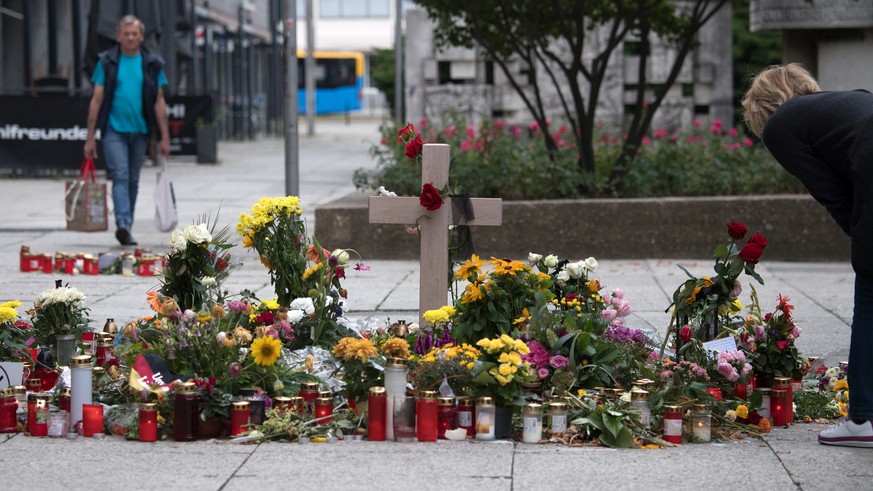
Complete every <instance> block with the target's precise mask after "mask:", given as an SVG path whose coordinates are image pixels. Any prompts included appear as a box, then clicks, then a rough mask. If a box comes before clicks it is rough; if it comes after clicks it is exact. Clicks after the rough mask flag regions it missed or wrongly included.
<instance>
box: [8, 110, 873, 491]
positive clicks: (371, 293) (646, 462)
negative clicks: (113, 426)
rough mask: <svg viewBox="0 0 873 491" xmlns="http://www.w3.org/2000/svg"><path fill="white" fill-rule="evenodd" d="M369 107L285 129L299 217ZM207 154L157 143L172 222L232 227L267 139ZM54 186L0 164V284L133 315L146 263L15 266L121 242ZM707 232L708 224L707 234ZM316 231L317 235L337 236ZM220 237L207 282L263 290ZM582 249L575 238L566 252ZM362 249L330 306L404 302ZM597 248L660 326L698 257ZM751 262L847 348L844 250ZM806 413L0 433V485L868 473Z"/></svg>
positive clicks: (260, 278)
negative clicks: (499, 431) (68, 272)
mask: <svg viewBox="0 0 873 491" xmlns="http://www.w3.org/2000/svg"><path fill="white" fill-rule="evenodd" d="M378 124H379V122H378V121H375V120H364V119H361V120H356V119H353V120H352V121H351V122H350V123H346V122H344V121H342V120H330V119H324V120H319V122H318V125H317V135H316V136H312V137H307V136H305V135H301V136H300V198H301V203H302V205H303V208H304V217H305V218H306V220H307V223H308V226H309V227H310V229H312V228H314V223H313V221H314V218H313V217H314V209H315V207H317V206H319V205H321V204H324V203H327V202H330V201H332V200H335V199H337V198H339V197H342V196H345V195H346V194H348V193H352V192H355V189H354V186H353V185H352V174H353V172H354V170H355V169H357V168H359V167H368V168H372V167H373V166H374V165H375V164H374V163H373V162H372V161H371V160H370V158H369V156H368V149H369V147H370V146H371V145H372V144H373V143H376V142H378V140H379V134H378ZM219 157H220V160H221V161H220V162H219V163H218V164H215V165H198V164H195V163H194V162H193V159H182V158H179V159H173V160H171V161H170V170H171V173H172V178H173V182H174V186H175V192H176V198H177V202H178V208H179V214H180V225H182V226H184V225H186V224H189V223H192V222H193V221H194V220H195V219H196V218H197V217H198V216H202V215H205V214H211V215H212V216H216V214H218V221H219V223H220V224H227V225H228V226H229V227H230V228H231V229H233V228H234V227H235V225H236V220H237V217H238V216H239V214H240V213H242V212H248V211H249V209H250V208H251V206H252V205H253V204H254V203H255V202H257V200H258V199H259V198H261V197H264V196H281V195H284V194H285V193H284V189H285V186H284V143H283V141H282V140H279V139H264V140H259V141H254V142H221V143H220V144H219ZM156 173H157V169H156V168H155V167H146V168H145V169H144V170H143V173H142V177H141V185H140V198H139V201H138V203H137V214H136V223H135V224H134V226H133V229H132V232H133V235H134V236H135V237H136V238H137V240H138V241H139V247H144V248H150V249H152V250H153V251H154V252H163V251H165V250H166V249H167V243H168V241H169V234H168V233H161V232H158V231H157V230H156V228H155V227H154V225H153V218H152V217H153V214H154V200H153V197H152V192H153V188H154V183H155V179H156ZM63 193H64V183H63V180H61V179H57V180H55V179H17V178H16V179H0V209H2V210H3V211H4V213H3V219H2V220H0V302H2V301H6V300H21V301H22V303H24V304H25V305H30V303H32V301H33V299H34V298H35V297H36V295H37V294H38V293H40V292H41V291H43V290H45V289H46V288H49V287H51V286H53V285H54V280H55V279H56V278H61V279H63V280H64V281H65V282H69V284H70V286H74V287H76V288H78V289H79V290H81V291H82V292H83V293H85V295H86V296H87V297H88V298H87V301H86V303H87V305H88V307H89V308H90V309H91V317H92V319H94V321H95V327H99V326H102V324H103V322H104V321H105V320H106V319H107V318H114V319H115V320H116V322H118V323H119V324H120V325H121V324H122V323H125V322H128V321H131V320H134V319H136V318H137V317H140V316H143V315H148V314H149V313H150V310H149V308H148V306H147V304H146V296H145V293H146V291H148V290H149V289H152V288H154V287H156V286H157V285H158V280H157V278H155V277H138V276H133V277H124V276H105V275H101V276H57V277H56V276H54V275H48V274H42V273H21V272H19V270H18V253H19V248H20V247H21V245H23V244H26V245H28V246H30V248H31V250H32V251H38V252H46V253H49V254H54V253H55V251H65V252H86V253H91V254H95V255H96V254H97V253H99V252H103V251H110V252H116V253H117V252H121V251H122V250H124V249H123V248H122V247H120V246H119V245H118V243H117V242H116V241H115V238H114V235H113V232H114V227H112V226H111V227H110V230H109V231H107V232H100V233H80V232H68V231H66V230H65V221H64V214H63V211H62V210H63ZM798 218H799V217H798ZM727 219H729V217H726V220H727ZM400 226H401V225H398V227H400ZM315 233H316V234H317V230H316V231H315ZM232 237H236V235H235V233H234V234H233V235H232ZM719 239H720V237H714V238H713V241H714V243H715V242H716V241H718V240H719ZM235 242H238V240H235ZM324 246H325V247H327V248H329V249H334V248H341V247H344V244H324ZM128 250H132V249H130V248H128ZM528 252H530V251H517V258H518V259H523V258H525V257H526V256H527V253H528ZM533 252H538V253H541V254H549V253H550V251H533ZM232 253H233V255H234V257H235V258H237V259H239V260H240V261H241V262H242V266H241V267H240V268H239V269H238V270H237V271H235V272H234V273H233V274H232V275H231V277H230V279H229V281H228V282H227V283H226V284H225V286H226V287H227V288H228V289H229V290H230V291H231V292H235V291H240V290H242V289H246V288H247V289H250V290H252V291H254V292H256V293H257V294H259V296H260V297H261V298H272V297H274V296H275V295H274V294H273V293H272V287H271V286H270V283H269V277H268V275H267V272H266V270H265V269H264V268H263V267H262V266H261V264H260V263H259V261H258V260H257V257H256V256H255V255H253V254H250V253H247V252H246V251H244V250H242V249H241V248H239V247H236V248H234V249H233V250H232ZM588 255H590V254H586V252H585V251H584V250H580V251H579V257H578V258H585V257H587V256H588ZM363 259H364V261H365V262H366V263H367V264H368V265H370V266H371V269H370V270H369V271H349V272H348V278H347V279H346V280H345V282H344V287H345V288H346V289H347V290H348V292H349V298H348V303H347V307H348V313H347V316H348V317H349V318H350V319H352V320H354V321H356V322H359V323H363V322H379V323H383V322H387V321H388V320H389V319H391V320H392V321H393V320H399V319H407V320H414V319H415V318H416V317H417V309H418V284H419V275H418V264H417V262H414V261H391V260H367V258H363ZM571 259H577V258H571ZM598 259H599V260H600V266H599V268H598V270H597V271H596V273H595V276H596V277H597V278H598V279H600V281H601V283H602V284H603V285H605V286H606V287H607V288H609V289H612V288H617V287H620V288H622V289H623V290H624V291H625V298H626V299H628V300H629V301H630V302H631V305H632V307H633V309H634V314H633V315H632V317H631V318H630V319H631V320H630V321H628V323H627V324H628V326H629V327H636V328H643V329H647V330H649V331H650V332H653V333H654V334H655V335H660V336H663V333H664V330H665V328H666V326H667V323H668V320H669V316H668V314H667V313H665V309H666V308H667V307H668V306H669V303H670V300H669V298H670V294H671V293H672V291H673V290H674V289H675V288H676V287H677V286H678V285H679V283H681V282H682V281H683V280H684V278H685V275H684V273H683V272H682V271H681V270H680V269H679V268H678V267H677V264H682V265H683V266H685V267H686V268H688V269H689V271H691V272H692V273H695V274H701V275H702V274H706V273H707V272H709V271H711V269H712V262H711V260H710V259H708V258H685V259H681V258H680V259H649V260H621V259H617V258H609V259H606V258H598ZM757 271H758V272H759V273H760V274H761V276H762V277H763V278H764V280H765V282H766V284H765V285H764V286H759V287H757V290H758V294H759V297H760V299H761V303H762V305H763V306H764V307H765V308H772V307H774V306H775V299H776V295H777V293H782V294H784V295H788V296H789V297H791V299H792V300H793V303H794V304H795V306H796V310H795V318H796V321H797V323H798V324H799V325H800V327H801V328H802V329H803V333H802V335H801V337H800V338H799V339H798V340H797V345H798V347H799V349H800V350H801V352H802V353H803V354H804V355H805V356H811V355H816V356H822V355H825V356H827V359H828V360H829V361H831V362H833V363H835V362H836V361H838V360H844V359H846V358H847V353H848V341H849V323H850V320H851V315H852V285H853V274H852V270H851V267H850V265H849V264H848V263H798V262H768V261H767V260H766V253H765V254H764V257H763V259H762V262H761V264H760V265H759V267H758V269H757ZM746 284H747V283H746ZM744 288H745V290H746V291H745V292H744V294H743V296H742V297H741V298H747V293H748V287H747V286H744ZM19 311H23V308H21V309H19ZM822 428H823V426H822V425H816V424H802V423H801V424H795V425H793V426H791V427H790V428H776V429H774V430H773V432H772V433H770V434H769V435H767V436H766V437H765V438H764V439H763V440H759V439H751V438H750V439H747V440H745V441H743V442H740V443H715V444H685V445H681V446H679V447H676V448H665V449H660V450H612V449H607V448H601V447H584V448H567V447H561V446H557V445H525V444H520V443H518V444H513V443H511V442H494V443H469V442H467V443H454V442H447V441H440V442H437V443H435V444H427V443H421V444H403V443H369V442H349V443H332V444H316V443H310V444H283V443H265V444H260V445H237V444H231V443H228V442H224V441H203V442H195V443H176V442H172V441H169V442H159V443H153V444H143V443H138V442H128V441H124V440H122V439H120V438H117V437H107V438H105V439H102V440H96V439H79V440H77V441H66V440H53V439H46V438H30V437H26V436H23V435H15V436H12V437H9V436H7V435H2V436H0V461H2V462H3V463H4V468H5V469H6V474H5V475H4V476H3V477H0V489H6V490H12V489H28V490H33V489H60V488H67V489H176V488H186V489H190V490H200V489H204V490H205V489H227V490H233V489H259V490H261V489H319V490H324V489H380V490H391V489H413V488H414V489H446V488H447V487H457V488H459V489H475V490H477V491H484V490H490V489H538V490H539V489H598V488H610V489H649V490H654V489H671V490H675V489H737V488H743V489H768V490H770V489H778V490H782V489H786V490H787V489H803V490H817V489H821V490H831V489H840V488H847V489H871V488H873V470H871V469H873V466H871V463H873V451H870V450H864V449H850V448H840V447H825V446H822V445H819V444H818V443H817V442H816V440H815V436H816V434H817V432H818V431H820V430H821V429H822Z"/></svg>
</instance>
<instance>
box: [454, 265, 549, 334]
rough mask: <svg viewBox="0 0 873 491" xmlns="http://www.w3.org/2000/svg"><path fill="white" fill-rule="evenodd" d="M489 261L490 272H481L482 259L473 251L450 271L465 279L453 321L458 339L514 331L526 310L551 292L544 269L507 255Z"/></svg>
mask: <svg viewBox="0 0 873 491" xmlns="http://www.w3.org/2000/svg"><path fill="white" fill-rule="evenodd" d="M491 265H492V266H493V269H492V270H491V271H490V272H483V271H482V269H481V268H482V267H483V266H485V261H482V260H480V259H479V257H478V256H476V255H475V254H473V255H472V257H471V258H470V259H469V260H467V261H466V262H465V263H464V264H463V265H462V266H461V267H460V268H458V270H457V271H455V273H454V277H455V279H457V280H461V281H466V282H468V284H467V285H466V286H465V289H464V293H463V294H462V295H461V297H460V305H457V315H456V316H455V317H454V321H453V322H454V325H453V334H454V336H455V338H456V339H457V340H458V341H459V342H468V343H472V342H476V341H477V340H479V339H483V338H493V337H498V336H500V335H501V334H512V335H517V334H518V332H519V328H520V326H521V327H523V325H524V324H525V323H526V322H527V320H528V319H529V317H530V314H529V313H528V312H529V311H530V310H533V309H534V308H536V307H539V306H543V305H545V304H546V302H548V301H549V300H551V299H552V298H554V296H555V294H554V293H553V292H552V291H551V288H552V277H551V276H550V275H548V274H546V273H543V272H534V271H532V270H531V268H530V267H529V266H528V265H526V264H524V263H523V262H520V261H513V260H509V259H497V258H491Z"/></svg>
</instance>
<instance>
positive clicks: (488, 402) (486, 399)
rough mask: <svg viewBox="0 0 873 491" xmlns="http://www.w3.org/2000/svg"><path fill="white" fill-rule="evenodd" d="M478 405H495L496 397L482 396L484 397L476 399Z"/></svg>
mask: <svg viewBox="0 0 873 491" xmlns="http://www.w3.org/2000/svg"><path fill="white" fill-rule="evenodd" d="M476 405H477V406H493V405H494V399H493V398H491V397H489V396H482V397H480V398H478V399H476Z"/></svg>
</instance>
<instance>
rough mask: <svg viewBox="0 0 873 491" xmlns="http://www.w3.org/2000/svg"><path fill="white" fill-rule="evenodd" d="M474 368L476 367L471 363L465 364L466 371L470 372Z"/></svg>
mask: <svg viewBox="0 0 873 491" xmlns="http://www.w3.org/2000/svg"><path fill="white" fill-rule="evenodd" d="M475 366H476V363H475V362H472V361H468V362H467V370H472V369H473V367H475Z"/></svg>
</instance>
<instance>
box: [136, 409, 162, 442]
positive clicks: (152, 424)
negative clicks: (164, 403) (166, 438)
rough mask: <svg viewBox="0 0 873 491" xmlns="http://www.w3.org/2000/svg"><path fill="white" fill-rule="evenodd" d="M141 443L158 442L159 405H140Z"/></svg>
mask: <svg viewBox="0 0 873 491" xmlns="http://www.w3.org/2000/svg"><path fill="white" fill-rule="evenodd" d="M139 441H141V442H156V441H158V405H157V404H140V406H139Z"/></svg>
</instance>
